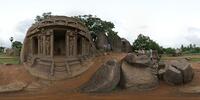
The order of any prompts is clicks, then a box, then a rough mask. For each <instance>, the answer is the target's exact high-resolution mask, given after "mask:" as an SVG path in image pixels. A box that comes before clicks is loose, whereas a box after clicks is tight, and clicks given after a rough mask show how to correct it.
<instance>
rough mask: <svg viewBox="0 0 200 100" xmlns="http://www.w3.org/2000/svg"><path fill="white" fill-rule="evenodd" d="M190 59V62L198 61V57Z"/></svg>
mask: <svg viewBox="0 0 200 100" xmlns="http://www.w3.org/2000/svg"><path fill="white" fill-rule="evenodd" d="M190 61H192V62H198V61H200V58H191V60H190Z"/></svg>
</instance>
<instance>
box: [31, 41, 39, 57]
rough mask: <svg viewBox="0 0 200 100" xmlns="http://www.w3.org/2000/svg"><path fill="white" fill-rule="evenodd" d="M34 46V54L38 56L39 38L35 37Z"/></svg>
mask: <svg viewBox="0 0 200 100" xmlns="http://www.w3.org/2000/svg"><path fill="white" fill-rule="evenodd" d="M32 42H33V46H32V50H33V54H34V55H37V54H38V38H37V37H33V41H32Z"/></svg>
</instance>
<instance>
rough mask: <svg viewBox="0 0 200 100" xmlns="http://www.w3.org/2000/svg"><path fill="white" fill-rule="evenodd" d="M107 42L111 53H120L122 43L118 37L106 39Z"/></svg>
mask: <svg viewBox="0 0 200 100" xmlns="http://www.w3.org/2000/svg"><path fill="white" fill-rule="evenodd" d="M108 41H109V42H110V45H111V50H112V51H114V52H121V51H122V41H121V38H120V37H119V36H118V35H115V36H113V37H112V38H108Z"/></svg>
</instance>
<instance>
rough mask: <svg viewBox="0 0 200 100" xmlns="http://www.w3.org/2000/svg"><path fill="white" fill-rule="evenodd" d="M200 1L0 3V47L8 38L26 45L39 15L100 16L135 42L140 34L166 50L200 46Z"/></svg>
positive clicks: (46, 0)
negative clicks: (191, 44)
mask: <svg viewBox="0 0 200 100" xmlns="http://www.w3.org/2000/svg"><path fill="white" fill-rule="evenodd" d="M199 5H200V0H98V1H97V0H0V8H1V9H0V13H1V14H0V46H6V47H9V46H10V42H9V37H11V36H13V37H14V39H15V40H18V41H23V39H24V36H25V34H26V31H27V29H28V28H29V27H30V26H31V24H32V23H33V22H34V18H35V16H36V15H41V14H42V13H43V12H52V13H53V14H54V15H66V16H74V15H80V14H92V15H97V16H98V17H100V18H102V19H103V20H107V21H112V22H113V23H114V24H115V30H116V31H118V32H119V33H118V34H119V35H120V36H121V37H124V38H127V39H128V40H129V41H130V42H133V41H134V40H135V39H136V38H137V36H138V34H140V33H142V34H144V35H148V36H150V37H151V38H152V39H153V40H155V41H156V42H158V43H159V44H160V45H162V46H164V47H180V45H181V44H184V45H188V44H190V43H195V44H197V45H198V46H200V6H199Z"/></svg>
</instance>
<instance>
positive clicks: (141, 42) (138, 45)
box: [133, 34, 163, 53]
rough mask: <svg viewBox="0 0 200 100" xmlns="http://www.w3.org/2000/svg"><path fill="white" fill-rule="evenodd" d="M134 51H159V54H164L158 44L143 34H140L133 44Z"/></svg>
mask: <svg viewBox="0 0 200 100" xmlns="http://www.w3.org/2000/svg"><path fill="white" fill-rule="evenodd" d="M133 49H134V50H140V49H143V50H150V49H152V50H157V51H158V53H163V51H162V47H161V46H159V44H158V43H156V42H155V41H153V40H151V39H150V38H149V37H148V36H144V35H142V34H139V35H138V37H137V39H136V40H135V41H134V42H133Z"/></svg>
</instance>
